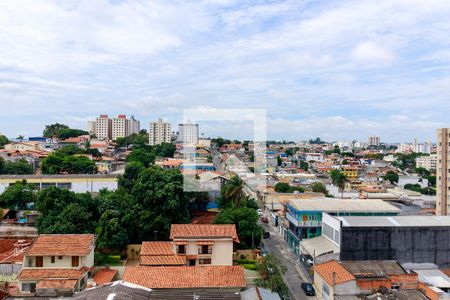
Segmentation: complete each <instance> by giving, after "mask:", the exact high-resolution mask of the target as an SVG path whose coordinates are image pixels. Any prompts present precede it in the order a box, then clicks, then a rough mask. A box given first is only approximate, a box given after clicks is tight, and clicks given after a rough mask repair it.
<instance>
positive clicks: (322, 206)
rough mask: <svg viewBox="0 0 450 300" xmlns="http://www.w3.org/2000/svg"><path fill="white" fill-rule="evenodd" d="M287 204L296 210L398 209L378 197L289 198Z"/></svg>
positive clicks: (386, 210) (332, 211)
mask: <svg viewBox="0 0 450 300" xmlns="http://www.w3.org/2000/svg"><path fill="white" fill-rule="evenodd" d="M289 205H290V206H292V207H293V208H294V209H296V210H297V211H321V212H331V213H334V212H363V213H366V212H368V213H373V212H392V213H399V212H400V209H399V208H397V207H395V206H393V205H392V204H389V203H387V202H384V201H383V200H379V199H333V198H316V199H291V200H290V201H289Z"/></svg>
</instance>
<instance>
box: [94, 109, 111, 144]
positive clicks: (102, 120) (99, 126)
mask: <svg viewBox="0 0 450 300" xmlns="http://www.w3.org/2000/svg"><path fill="white" fill-rule="evenodd" d="M95 135H96V136H97V138H98V139H101V140H109V139H111V137H112V121H111V119H110V118H109V117H108V115H100V116H99V117H97V119H96V120H95Z"/></svg>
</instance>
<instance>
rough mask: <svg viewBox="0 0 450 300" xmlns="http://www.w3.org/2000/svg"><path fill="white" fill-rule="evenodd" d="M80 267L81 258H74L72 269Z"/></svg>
mask: <svg viewBox="0 0 450 300" xmlns="http://www.w3.org/2000/svg"><path fill="white" fill-rule="evenodd" d="M79 265H80V258H79V257H78V256H72V267H78V266H79Z"/></svg>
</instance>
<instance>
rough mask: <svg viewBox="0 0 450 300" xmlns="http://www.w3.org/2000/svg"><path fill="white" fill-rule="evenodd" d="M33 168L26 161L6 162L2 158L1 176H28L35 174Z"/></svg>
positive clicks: (0, 161) (0, 163) (0, 159)
mask: <svg viewBox="0 0 450 300" xmlns="http://www.w3.org/2000/svg"><path fill="white" fill-rule="evenodd" d="M33 173H34V170H33V166H32V165H30V164H29V163H28V162H27V161H26V160H25V159H20V160H18V161H5V160H4V159H3V158H2V157H0V175H3V174H8V175H26V174H33Z"/></svg>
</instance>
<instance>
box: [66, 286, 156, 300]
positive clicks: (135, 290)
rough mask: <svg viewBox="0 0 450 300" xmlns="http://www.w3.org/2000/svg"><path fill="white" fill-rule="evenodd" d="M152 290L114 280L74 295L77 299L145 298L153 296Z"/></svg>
mask: <svg viewBox="0 0 450 300" xmlns="http://www.w3.org/2000/svg"><path fill="white" fill-rule="evenodd" d="M151 293H152V290H151V289H148V288H145V287H143V286H139V285H136V284H132V283H128V282H124V281H114V282H113V283H111V284H108V285H102V286H98V287H93V288H90V289H87V290H84V291H82V292H78V293H76V294H74V295H73V297H72V298H71V299H76V300H91V299H96V300H111V299H117V300H121V299H127V300H143V299H153V298H151Z"/></svg>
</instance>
